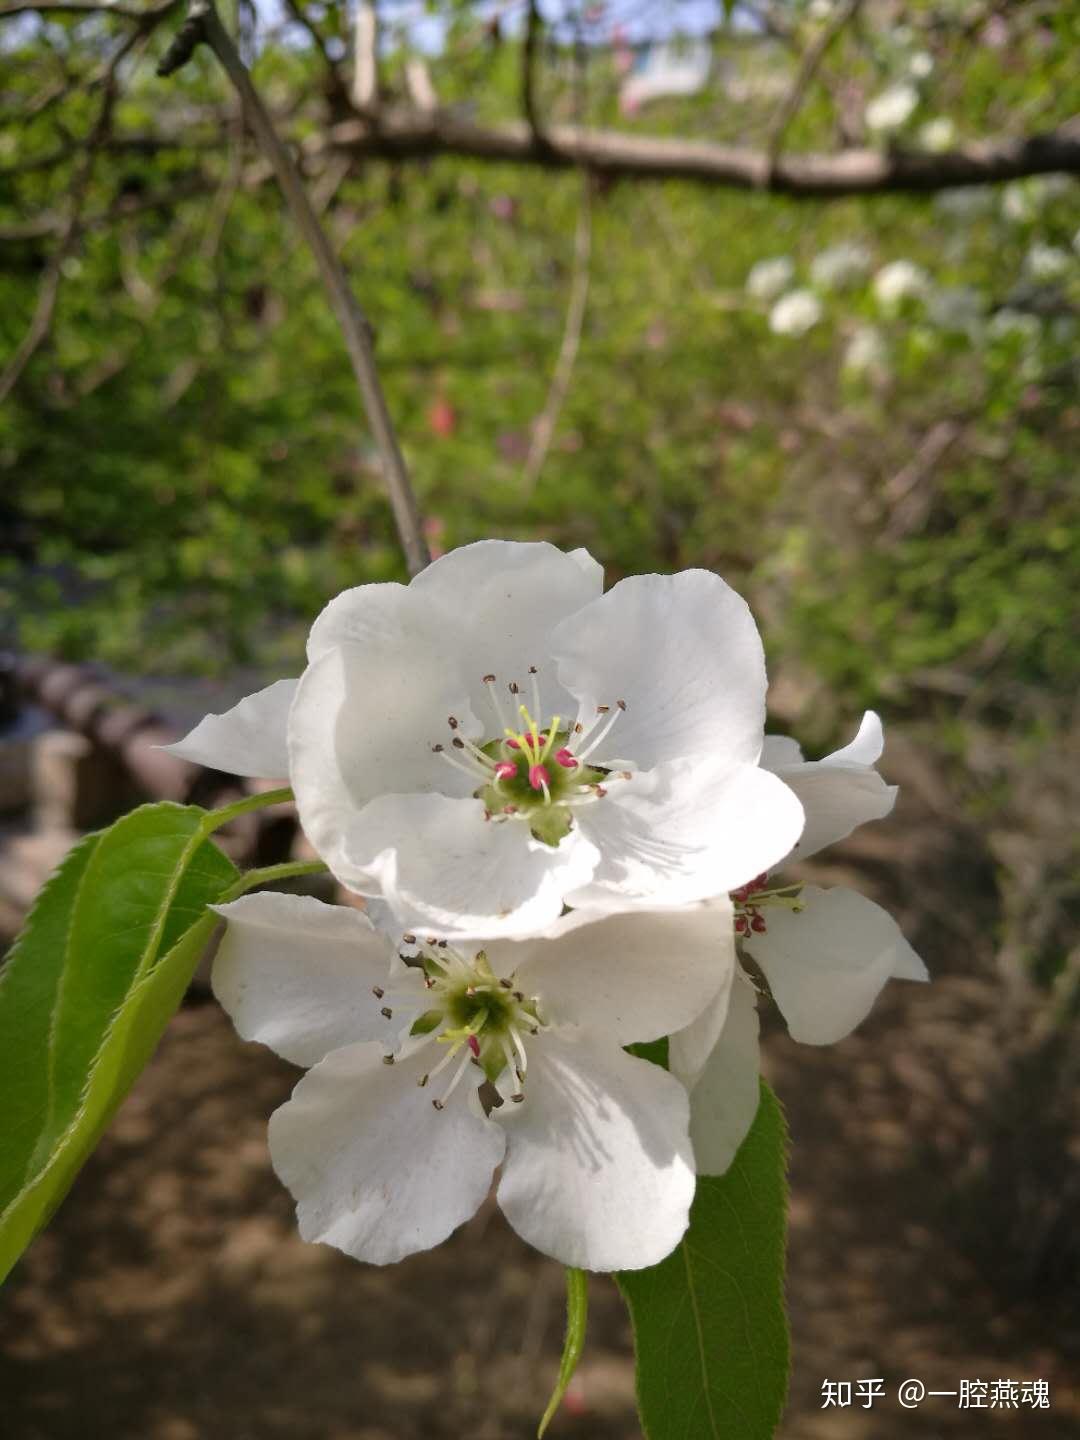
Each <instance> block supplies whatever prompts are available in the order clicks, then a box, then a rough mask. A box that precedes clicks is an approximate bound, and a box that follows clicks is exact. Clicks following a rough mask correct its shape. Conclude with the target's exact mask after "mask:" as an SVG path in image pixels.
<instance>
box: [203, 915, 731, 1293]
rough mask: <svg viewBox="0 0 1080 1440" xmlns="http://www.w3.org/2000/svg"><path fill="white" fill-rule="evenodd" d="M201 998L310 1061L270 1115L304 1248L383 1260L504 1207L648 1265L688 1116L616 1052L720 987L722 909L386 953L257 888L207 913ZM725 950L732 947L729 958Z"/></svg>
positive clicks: (667, 1222) (356, 928)
mask: <svg viewBox="0 0 1080 1440" xmlns="http://www.w3.org/2000/svg"><path fill="white" fill-rule="evenodd" d="M220 913H221V914H222V915H224V916H225V918H226V919H227V920H228V929H227V931H226V934H225V938H224V940H223V941H222V944H221V948H220V950H219V952H218V956H217V959H216V961H215V965H214V971H213V985H214V991H215V993H216V995H217V997H218V999H219V1000H220V1001H221V1003H222V1005H223V1006H224V1008H225V1009H226V1010H227V1011H228V1013H229V1015H230V1016H231V1017H232V1019H233V1021H234V1023H235V1025H236V1028H237V1030H238V1031H239V1032H240V1034H241V1035H242V1036H243V1037H244V1038H245V1039H249V1040H259V1041H262V1042H263V1043H264V1044H266V1045H269V1046H271V1048H273V1049H274V1050H276V1051H277V1052H278V1054H280V1055H283V1056H284V1057H285V1058H286V1059H287V1060H291V1061H293V1062H294V1063H295V1064H298V1065H303V1066H310V1067H312V1068H311V1069H310V1071H309V1073H308V1074H307V1075H306V1076H305V1077H304V1078H303V1079H302V1080H301V1081H300V1083H299V1084H298V1085H297V1087H296V1089H295V1091H294V1092H293V1095H292V1098H291V1099H290V1100H289V1101H288V1102H287V1103H286V1104H285V1105H283V1106H282V1107H281V1108H280V1109H279V1110H277V1111H276V1112H275V1113H274V1115H273V1116H272V1117H271V1120H270V1154H271V1159H272V1161H273V1164H274V1168H275V1170H276V1171H277V1173H278V1175H279V1176H280V1178H281V1179H282V1180H283V1181H284V1183H285V1184H286V1185H287V1186H288V1188H289V1189H290V1190H291V1191H292V1193H293V1196H294V1197H295V1199H296V1201H297V1213H298V1219H299V1224H300V1233H301V1235H302V1236H303V1237H304V1239H305V1240H313V1241H315V1240H317V1241H323V1242H324V1243H326V1244H329V1245H335V1246H337V1247H338V1248H339V1249H341V1250H344V1251H346V1252H347V1253H348V1254H350V1255H354V1256H356V1258H357V1259H360V1260H368V1261H372V1262H374V1263H376V1264H386V1263H389V1262H391V1261H394V1260H399V1259H401V1258H402V1257H403V1256H405V1255H410V1254H412V1253H414V1252H415V1251H418V1250H425V1249H428V1248H429V1247H430V1246H433V1245H437V1244H439V1242H440V1241H442V1240H444V1239H445V1238H446V1236H448V1235H449V1234H450V1233H451V1231H452V1230H454V1229H456V1227H457V1226H458V1225H460V1224H461V1223H462V1222H463V1221H465V1220H467V1219H468V1218H469V1216H470V1215H472V1214H473V1213H474V1212H475V1211H476V1209H477V1207H478V1206H479V1205H480V1203H481V1201H482V1200H483V1199H484V1197H485V1195H486V1194H487V1192H488V1190H489V1188H490V1186H491V1182H492V1177H493V1174H494V1171H495V1169H496V1167H497V1166H499V1165H501V1166H502V1173H501V1177H500V1179H499V1183H498V1190H497V1199H498V1202H499V1205H500V1206H501V1208H502V1210H503V1213H504V1214H505V1215H506V1218H507V1219H508V1220H509V1222H510V1224H511V1225H512V1226H513V1227H514V1229H515V1230H516V1231H517V1232H518V1234H519V1235H521V1236H522V1238H523V1239H525V1240H526V1241H528V1242H529V1244H531V1245H534V1246H536V1248H537V1249H539V1250H542V1251H544V1252H545V1253H546V1254H548V1255H552V1256H554V1257H555V1258H556V1259H557V1260H560V1261H562V1262H563V1263H564V1264H566V1265H575V1266H580V1267H583V1268H585V1269H591V1270H616V1269H632V1268H639V1267H643V1266H647V1265H654V1264H656V1263H657V1262H658V1261H660V1260H662V1259H663V1258H664V1256H665V1255H667V1254H669V1253H670V1251H671V1250H672V1249H674V1247H675V1246H676V1245H677V1244H678V1242H679V1240H680V1238H681V1236H682V1234H683V1232H684V1230H685V1229H686V1225H687V1219H688V1214H689V1207H690V1203H691V1200H692V1199H693V1194H694V1158H693V1151H692V1149H691V1146H690V1141H689V1137H688V1125H689V1103H688V1099H687V1095H686V1091H685V1089H684V1088H683V1086H682V1085H681V1084H680V1083H679V1081H678V1080H677V1079H675V1078H674V1077H673V1076H671V1075H670V1074H668V1073H667V1072H666V1071H664V1070H663V1069H661V1068H660V1067H659V1066H656V1065H653V1064H651V1063H650V1062H648V1061H646V1060H640V1059H637V1058H635V1057H634V1056H631V1055H628V1054H626V1052H625V1051H624V1049H623V1048H622V1047H623V1046H624V1045H626V1044H629V1043H631V1042H633V1041H648V1040H653V1039H657V1038H659V1037H660V1036H662V1035H665V1034H668V1033H669V1032H670V1031H672V1030H676V1029H678V1028H680V1027H683V1026H685V1025H687V1024H688V1023H689V1022H690V1021H692V1020H693V1018H694V1017H695V1015H696V1014H697V1013H698V1012H699V1011H700V1010H701V1008H702V1007H703V1005H705V1004H706V1003H707V1002H708V1001H709V1000H710V999H711V998H712V996H713V995H714V994H715V992H716V990H717V987H718V986H720V985H723V986H727V985H728V984H729V983H730V970H731V967H732V965H733V949H732V948H731V946H730V943H729V941H728V939H727V937H730V934H731V923H732V922H731V907H730V904H726V903H720V904H718V905H717V904H711V905H701V906H695V907H690V908H684V909H680V910H675V911H667V912H664V913H648V912H638V913H636V914H634V915H616V916H612V917H607V918H602V919H590V917H588V916H586V915H584V914H583V913H581V912H578V913H575V914H574V915H569V916H566V917H564V918H563V919H561V920H560V921H558V922H557V923H556V925H555V926H553V927H552V929H551V930H550V932H549V934H548V935H547V936H546V937H544V938H534V939H532V940H529V941H523V942H515V941H507V940H496V941H492V942H486V943H485V944H484V946H483V948H482V949H477V947H476V946H475V945H473V946H469V947H467V948H453V947H451V946H449V945H448V944H447V943H446V942H445V941H440V942H435V941H433V940H430V939H418V938H417V937H415V936H412V935H407V936H405V937H404V940H403V950H404V952H407V955H406V954H405V953H403V954H401V955H399V954H398V953H397V952H396V951H395V949H394V947H393V946H391V945H390V943H389V941H387V940H386V939H385V938H384V937H383V936H382V935H380V934H379V932H378V931H376V930H375V928H374V927H373V926H372V925H371V923H370V922H369V920H368V919H367V917H366V916H365V915H363V914H361V913H360V912H359V911H356V910H352V909H346V908H339V907H335V906H329V905H323V904H322V903H321V902H319V901H317V900H312V899H308V898H305V897H299V896H291V895H274V894H262V895H255V896H248V897H246V898H244V899H241V900H236V901H234V902H233V903H232V904H229V905H223V906H221V907H220ZM725 946H727V948H725Z"/></svg>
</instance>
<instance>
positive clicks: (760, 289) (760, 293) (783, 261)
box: [746, 255, 795, 300]
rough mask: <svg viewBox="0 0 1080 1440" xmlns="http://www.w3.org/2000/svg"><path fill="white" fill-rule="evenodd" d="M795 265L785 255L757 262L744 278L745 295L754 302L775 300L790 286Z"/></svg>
mask: <svg viewBox="0 0 1080 1440" xmlns="http://www.w3.org/2000/svg"><path fill="white" fill-rule="evenodd" d="M794 275H795V263H794V261H793V260H792V259H791V258H790V257H789V256H787V255H776V256H774V257H773V258H772V259H769V260H759V261H758V262H757V264H756V265H754V266H752V268H751V270H750V273H749V274H748V275H747V277H746V293H747V294H748V295H752V296H753V297H754V299H755V300H775V299H776V297H777V295H780V294H782V293H783V291H784V290H786V289H787V287H788V286H789V285H790V284H791V281H792V279H793V277H794Z"/></svg>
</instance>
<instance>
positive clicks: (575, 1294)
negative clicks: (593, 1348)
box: [536, 1266, 589, 1440]
mask: <svg viewBox="0 0 1080 1440" xmlns="http://www.w3.org/2000/svg"><path fill="white" fill-rule="evenodd" d="M588 1318H589V1277H588V1275H586V1273H585V1271H584V1270H577V1269H574V1268H573V1267H572V1266H567V1269H566V1335H565V1337H564V1339H563V1351H562V1359H561V1360H560V1362H559V1378H558V1379H557V1380H556V1382H555V1388H554V1390H552V1392H551V1399H550V1400H549V1401H548V1403H547V1409H546V1410H545V1411H544V1413H543V1416H542V1417H541V1420H540V1424H539V1426H538V1427H537V1431H536V1436H537V1440H541V1437H542V1436H543V1434H544V1431H545V1430H546V1429H547V1427H548V1426H549V1425H550V1424H551V1421H552V1420H553V1419H554V1417H555V1412H556V1411H557V1410H558V1408H559V1406H560V1405H561V1404H562V1402H563V1396H564V1395H565V1394H566V1392H567V1389H568V1388H569V1385H570V1381H571V1380H572V1379H573V1378H574V1371H575V1370H576V1369H577V1367H578V1364H579V1362H580V1360H581V1356H582V1353H583V1352H584V1349H585V1328H586V1324H587V1322H588Z"/></svg>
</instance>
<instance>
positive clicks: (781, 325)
mask: <svg viewBox="0 0 1080 1440" xmlns="http://www.w3.org/2000/svg"><path fill="white" fill-rule="evenodd" d="M823 314H824V311H823V310H822V307H821V301H820V300H819V299H818V297H817V296H816V295H815V294H814V292H813V291H812V290H792V291H791V292H790V293H789V294H787V295H784V296H783V297H782V298H781V299H780V300H778V301H777V302H776V304H775V305H774V306H773V308H772V309H771V310H770V311H769V329H770V330H771V331H772V332H773V334H774V335H805V334H806V332H807V331H808V330H812V329H813V328H814V326H815V325H816V324H817V323H818V321H819V320H820V319H821V317H822V315H823Z"/></svg>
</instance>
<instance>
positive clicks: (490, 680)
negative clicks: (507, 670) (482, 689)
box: [484, 675, 495, 685]
mask: <svg viewBox="0 0 1080 1440" xmlns="http://www.w3.org/2000/svg"><path fill="white" fill-rule="evenodd" d="M484 684H485V685H494V684H495V676H494V675H485V676H484Z"/></svg>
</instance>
